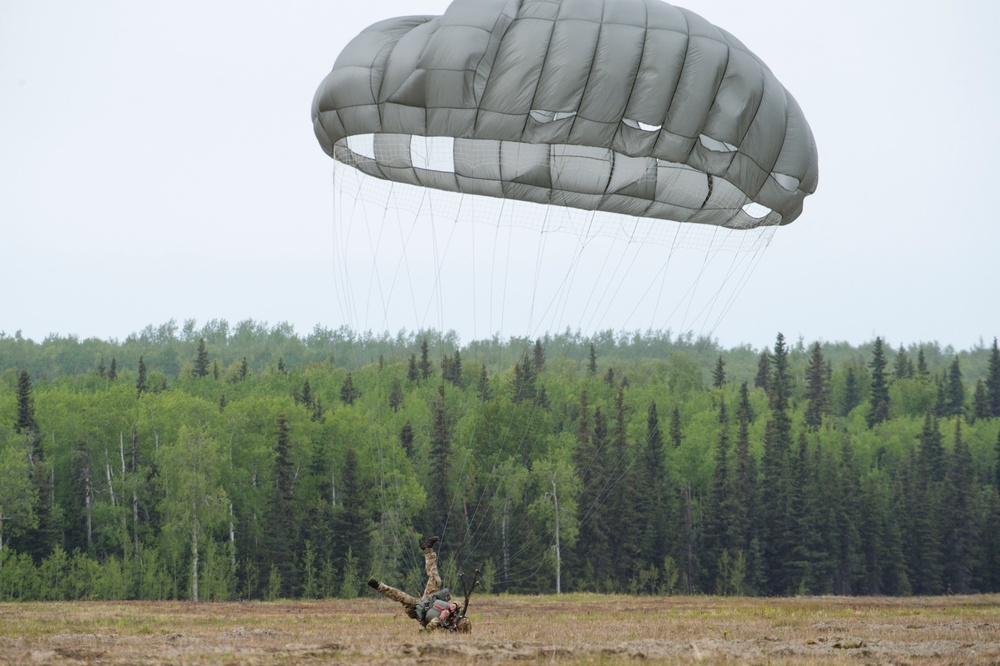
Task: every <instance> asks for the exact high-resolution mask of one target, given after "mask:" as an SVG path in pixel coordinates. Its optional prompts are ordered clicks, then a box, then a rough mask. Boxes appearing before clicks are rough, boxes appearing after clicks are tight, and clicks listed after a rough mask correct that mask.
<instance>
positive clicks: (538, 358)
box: [532, 340, 545, 374]
mask: <svg viewBox="0 0 1000 666" xmlns="http://www.w3.org/2000/svg"><path fill="white" fill-rule="evenodd" d="M532 361H533V362H534V365H535V373H536V374H537V373H540V372H541V371H542V368H543V367H545V348H544V347H542V341H541V340H535V347H534V351H533V353H532Z"/></svg>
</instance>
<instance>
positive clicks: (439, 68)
mask: <svg viewBox="0 0 1000 666" xmlns="http://www.w3.org/2000/svg"><path fill="white" fill-rule="evenodd" d="M312 118H313V127H314V130H315V132H316V137H317V138H318V139H319V142H320V144H321V145H322V147H323V150H324V151H326V153H327V154H329V155H331V156H332V157H334V158H335V159H337V160H339V161H341V162H344V163H346V164H350V165H352V166H354V167H356V168H357V169H359V170H361V171H363V172H364V173H367V174H369V175H371V176H375V177H377V178H383V179H388V180H392V181H399V182H405V183H410V184H413V185H418V186H424V187H433V188H438V189H443V190H452V191H457V192H464V193H473V194H481V195H487V196H494V197H507V198H512V199H520V200H526V201H533V202H538V203H542V204H555V205H561V206H570V207H573V208H582V209H585V210H600V211H607V212H612V213H621V214H625V215H630V216H638V217H652V218H661V219H667V220H676V221H679V222H700V223H708V224H716V225H722V226H726V227H732V228H750V227H757V226H761V225H774V224H788V223H789V222H791V221H792V220H794V219H795V218H796V217H798V216H799V214H800V213H801V212H802V201H803V199H804V198H805V197H806V195H808V194H811V193H813V192H814V191H815V190H816V183H817V178H818V166H817V156H816V146H815V142H814V140H813V136H812V132H811V130H810V129H809V125H808V123H807V122H806V120H805V117H804V116H803V114H802V111H801V110H800V108H799V106H798V104H797V103H796V102H795V100H794V99H793V98H792V96H791V95H790V94H789V93H788V92H787V91H786V90H785V89H784V87H783V86H782V85H781V84H780V83H779V82H778V80H777V79H776V78H775V77H774V75H773V74H772V73H771V71H770V70H769V69H768V68H767V66H766V65H765V64H764V63H763V62H761V60H760V59H759V58H757V56H755V55H754V54H753V53H751V52H750V51H749V50H747V48H746V47H745V46H744V45H743V44H742V43H740V41H739V40H737V39H736V38H734V37H733V36H732V35H730V34H729V33H728V32H726V31H724V30H722V29H720V28H717V27H715V26H713V25H712V24H710V23H708V22H707V21H705V20H704V19H703V18H701V17H699V16H698V15H696V14H694V13H692V12H690V11H687V10H685V9H681V8H679V7H674V6H672V5H668V4H666V3H664V2H660V1H659V0H454V2H452V3H451V5H450V6H449V7H448V9H447V10H446V11H445V13H444V15H443V16H408V17H401V18H394V19H389V20H386V21H382V22H380V23H376V24H375V25H372V26H371V27H369V28H367V29H366V30H364V31H363V32H362V33H361V34H359V35H358V36H357V37H355V38H354V40H352V41H351V42H350V43H349V44H348V45H347V47H346V48H345V49H344V50H343V52H342V53H341V54H340V56H339V57H338V58H337V61H336V63H335V64H334V67H333V70H332V71H331V72H330V74H329V75H327V77H326V78H325V79H324V80H323V83H322V84H321V85H320V87H319V89H318V90H317V91H316V96H315V98H314V99H313V106H312Z"/></svg>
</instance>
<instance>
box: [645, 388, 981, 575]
mask: <svg viewBox="0 0 1000 666" xmlns="http://www.w3.org/2000/svg"><path fill="white" fill-rule="evenodd" d="M642 462H643V464H642V471H643V473H644V474H643V480H642V485H643V492H642V494H641V498H642V499H641V500H640V501H641V502H642V509H643V510H642V515H643V519H644V522H645V529H643V542H642V553H643V560H644V561H645V563H646V565H647V566H655V567H660V566H662V564H663V558H664V557H666V555H667V524H668V523H667V519H666V515H665V514H666V497H667V492H666V483H667V473H666V463H665V459H664V451H663V433H662V432H661V431H660V418H659V416H658V415H657V412H656V403H655V402H651V403H649V408H648V409H647V410H646V438H645V441H644V446H643V455H642ZM998 469H1000V465H998ZM998 474H1000V472H998Z"/></svg>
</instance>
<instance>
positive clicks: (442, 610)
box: [368, 536, 472, 633]
mask: <svg viewBox="0 0 1000 666" xmlns="http://www.w3.org/2000/svg"><path fill="white" fill-rule="evenodd" d="M437 542H438V537H436V536H432V537H430V538H429V539H427V540H426V541H424V542H423V543H421V544H420V550H422V551H423V553H424V568H425V569H426V570H427V585H426V586H424V594H423V596H422V597H420V598H419V599H417V598H416V597H412V596H410V595H409V594H407V593H406V592H403V591H402V590H397V589H396V588H394V587H390V586H388V585H385V584H383V583H380V582H379V581H377V580H375V579H374V578H369V579H368V587H370V588H372V589H373V590H376V591H377V592H378V593H379V594H383V595H385V596H387V597H389V598H390V599H392V600H393V601H398V602H399V603H401V604H403V611H404V612H405V613H406V614H407V615H408V616H409V617H412V618H413V619H414V620H417V621H418V622H420V626H421V627H422V628H424V629H427V630H434V629H449V630H451V631H461V632H463V633H465V632H469V631H472V621H471V620H469V618H467V617H463V616H461V615H460V613H459V612H458V604H456V603H454V602H452V601H451V594H450V593H449V592H448V588H442V587H441V575H440V574H439V573H438V568H437V553H435V552H434V544H436V543H437Z"/></svg>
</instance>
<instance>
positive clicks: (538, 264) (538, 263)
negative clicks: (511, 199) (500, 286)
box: [527, 206, 550, 337]
mask: <svg viewBox="0 0 1000 666" xmlns="http://www.w3.org/2000/svg"><path fill="white" fill-rule="evenodd" d="M549 211H550V209H549V207H548V206H546V207H545V217H544V218H542V228H541V230H540V231H539V232H538V250H537V251H536V252H535V277H534V279H533V280H532V281H531V284H532V285H533V287H532V290H531V307H530V308H529V310H528V328H527V330H528V331H530V332H531V334H532V335H529V336H528V337H534V333H535V330H534V321H535V303H536V301H537V300H538V282H539V276H540V275H541V272H542V264H543V261H542V258H543V257H544V255H545V245H546V241H547V240H548V238H547V236H546V229H547V227H548V224H549Z"/></svg>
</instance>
